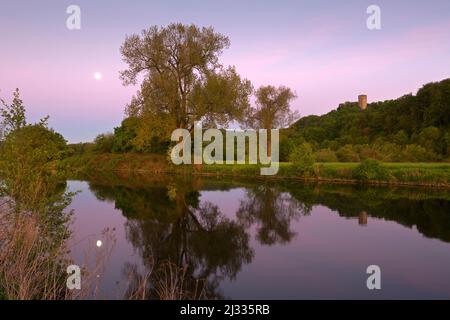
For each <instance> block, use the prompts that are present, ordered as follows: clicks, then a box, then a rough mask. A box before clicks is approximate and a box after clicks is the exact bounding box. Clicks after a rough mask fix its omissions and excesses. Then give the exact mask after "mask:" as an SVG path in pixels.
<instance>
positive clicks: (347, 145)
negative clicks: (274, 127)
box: [281, 79, 450, 162]
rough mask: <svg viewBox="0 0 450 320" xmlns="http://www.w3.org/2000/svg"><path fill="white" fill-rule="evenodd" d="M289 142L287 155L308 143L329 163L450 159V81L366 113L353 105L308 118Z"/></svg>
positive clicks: (285, 143)
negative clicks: (299, 144) (291, 150)
mask: <svg viewBox="0 0 450 320" xmlns="http://www.w3.org/2000/svg"><path fill="white" fill-rule="evenodd" d="M284 137H285V139H284V140H283V142H282V144H281V149H282V153H283V154H284V156H285V155H286V154H289V151H290V149H292V148H293V146H295V145H296V144H298V141H307V142H308V143H310V144H311V145H312V146H313V148H314V150H315V152H316V160H317V161H323V162H329V161H330V162H335V161H342V162H352V161H356V162H357V161H360V160H364V159H367V158H374V159H378V160H382V161H387V162H401V161H403V162H416V161H417V162H424V161H441V160H448V159H449V156H450V79H446V80H443V81H441V82H436V83H429V84H427V85H425V86H423V87H422V88H421V89H420V90H419V91H418V92H417V94H416V95H412V94H408V95H405V96H403V97H400V98H398V99H395V100H388V101H381V102H375V103H371V104H369V105H368V107H367V109H366V110H360V109H359V107H358V105H357V103H350V102H347V103H344V104H341V105H340V106H339V107H338V108H337V109H336V110H333V111H331V112H329V113H327V114H325V115H323V116H308V117H303V118H301V119H300V120H299V121H297V122H296V123H295V124H293V125H292V126H291V128H290V129H289V130H287V132H286V133H285V136H284Z"/></svg>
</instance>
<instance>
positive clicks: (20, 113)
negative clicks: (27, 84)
mask: <svg viewBox="0 0 450 320" xmlns="http://www.w3.org/2000/svg"><path fill="white" fill-rule="evenodd" d="M13 96H14V98H13V101H12V103H11V104H10V105H9V104H7V103H6V102H5V101H4V100H3V99H0V102H1V104H2V105H3V108H0V114H1V117H2V118H3V120H2V131H3V133H2V136H6V135H7V134H8V133H10V132H12V131H14V130H17V129H19V128H22V127H24V126H25V125H26V123H27V122H26V118H25V106H24V105H23V101H22V100H21V99H20V93H19V89H16V90H15V91H14V93H13Z"/></svg>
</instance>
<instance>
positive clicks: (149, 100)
mask: <svg viewBox="0 0 450 320" xmlns="http://www.w3.org/2000/svg"><path fill="white" fill-rule="evenodd" d="M229 45H230V41H229V39H228V38H227V37H226V36H224V35H222V34H220V33H217V32H215V31H214V29H213V28H211V27H210V28H199V27H197V26H195V25H182V24H171V25H169V26H167V27H163V28H159V27H156V26H154V27H151V28H149V29H147V30H144V31H142V33H141V34H140V35H138V34H133V35H131V36H127V37H126V39H125V42H124V43H123V45H122V47H121V53H122V57H123V60H124V61H125V62H126V63H127V65H128V68H127V69H126V70H124V71H122V72H121V79H122V81H123V83H124V84H125V85H129V84H136V83H137V82H140V90H139V91H138V92H137V93H136V95H135V96H134V97H133V99H132V101H131V102H130V103H129V104H128V105H127V107H126V116H127V117H126V119H125V120H124V121H123V122H122V125H121V126H120V127H118V128H116V129H115V132H114V135H111V134H110V135H101V136H99V137H98V138H97V140H96V146H97V147H98V148H97V149H98V150H99V151H107V150H109V151H114V152H128V151H137V152H160V151H164V150H165V149H166V148H167V146H168V141H169V139H170V135H171V133H172V131H173V130H175V129H177V128H183V129H187V130H189V131H192V130H193V128H194V122H196V121H202V124H203V127H204V128H226V127H227V126H228V125H230V124H231V123H239V124H240V125H241V126H242V127H252V128H255V129H273V128H283V127H286V126H288V125H289V124H291V123H292V122H293V120H294V119H296V116H297V115H296V113H294V112H292V111H291V110H290V102H291V101H292V100H293V99H294V98H295V97H296V95H295V93H294V92H293V91H292V90H291V89H290V88H287V87H284V86H280V87H278V88H277V87H274V86H262V87H260V88H259V89H258V90H256V91H255V90H254V88H253V86H252V84H251V83H250V81H249V80H247V79H244V78H242V77H241V76H240V75H239V74H238V73H237V72H236V69H235V68H234V67H225V66H224V65H222V64H221V63H220V61H219V57H220V55H221V53H222V52H223V51H224V50H225V49H226V48H228V47H229ZM253 93H254V94H255V100H256V106H255V107H251V104H250V97H251V96H252V94H253Z"/></svg>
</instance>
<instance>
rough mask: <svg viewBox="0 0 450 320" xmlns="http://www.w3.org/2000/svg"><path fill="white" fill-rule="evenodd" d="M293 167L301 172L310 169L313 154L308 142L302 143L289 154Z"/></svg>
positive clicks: (312, 162)
mask: <svg viewBox="0 0 450 320" xmlns="http://www.w3.org/2000/svg"><path fill="white" fill-rule="evenodd" d="M289 161H290V162H291V163H292V165H293V166H294V168H295V169H296V170H298V171H301V172H307V171H311V170H312V168H313V166H314V162H315V160H314V154H313V151H312V147H311V145H310V144H309V143H306V142H305V143H302V144H300V145H299V146H298V147H297V148H295V149H294V150H293V151H292V153H291V154H290V156H289Z"/></svg>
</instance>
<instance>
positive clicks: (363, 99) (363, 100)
mask: <svg viewBox="0 0 450 320" xmlns="http://www.w3.org/2000/svg"><path fill="white" fill-rule="evenodd" d="M358 105H359V108H360V109H361V110H365V109H366V108H367V95H365V94H361V95H359V96H358Z"/></svg>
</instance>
